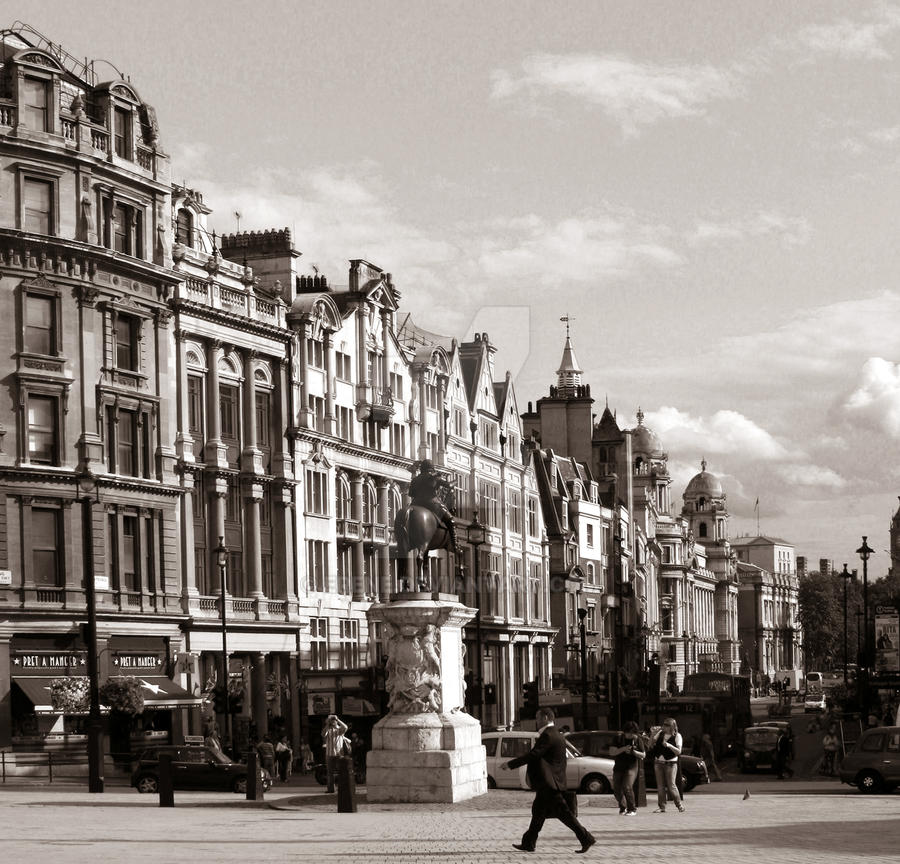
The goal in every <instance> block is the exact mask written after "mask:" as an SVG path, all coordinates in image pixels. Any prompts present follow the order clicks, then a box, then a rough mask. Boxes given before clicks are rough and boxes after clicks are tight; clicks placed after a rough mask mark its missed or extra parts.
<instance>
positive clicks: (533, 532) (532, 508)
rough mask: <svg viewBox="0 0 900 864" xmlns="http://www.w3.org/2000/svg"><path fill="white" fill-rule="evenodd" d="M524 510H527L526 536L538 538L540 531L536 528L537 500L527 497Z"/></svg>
mask: <svg viewBox="0 0 900 864" xmlns="http://www.w3.org/2000/svg"><path fill="white" fill-rule="evenodd" d="M526 508H527V510H528V536H529V537H540V530H539V528H538V514H537V498H531V497H529V498H528V501H527V503H526Z"/></svg>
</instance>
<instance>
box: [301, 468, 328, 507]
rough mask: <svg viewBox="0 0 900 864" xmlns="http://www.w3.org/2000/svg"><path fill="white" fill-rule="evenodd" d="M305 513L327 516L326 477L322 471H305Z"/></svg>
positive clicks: (309, 469)
mask: <svg viewBox="0 0 900 864" xmlns="http://www.w3.org/2000/svg"><path fill="white" fill-rule="evenodd" d="M306 512H307V513H314V514H315V515H317V516H327V515H328V475H327V474H326V473H325V472H324V471H318V470H316V469H313V468H308V469H307V471H306Z"/></svg>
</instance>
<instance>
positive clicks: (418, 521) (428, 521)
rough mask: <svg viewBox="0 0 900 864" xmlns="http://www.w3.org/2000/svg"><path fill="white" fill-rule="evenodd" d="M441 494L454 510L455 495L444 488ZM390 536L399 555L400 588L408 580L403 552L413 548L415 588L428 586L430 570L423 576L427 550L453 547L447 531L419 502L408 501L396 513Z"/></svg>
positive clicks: (405, 584) (427, 587) (405, 554)
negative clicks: (393, 537)
mask: <svg viewBox="0 0 900 864" xmlns="http://www.w3.org/2000/svg"><path fill="white" fill-rule="evenodd" d="M442 497H443V499H444V503H445V504H446V505H447V507H448V508H449V509H450V511H451V512H453V511H455V509H456V508H455V506H454V504H455V501H454V498H455V495H453V493H452V492H445V493H444V495H443V496H442ZM394 536H395V537H396V539H397V551H398V553H399V554H400V555H401V556H403V557H402V558H401V561H402V562H403V563H402V565H401V567H400V580H401V584H403V586H404V590H406V586H408V584H409V580H408V576H407V572H406V566H407V561H406V556H407V555H408V554H409V553H410V552H414V553H415V556H416V587H417V588H418V590H419V591H428V590H430V587H431V585H430V583H431V574H430V572H429V573H428V575H427V576H426V573H425V566H426V563H427V561H428V553H429V552H431V551H433V550H436V549H449V550H450V551H451V552H453V551H455V550H454V549H453V546H452V544H451V543H450V532H449V531H448V530H447V528H446V527H445V526H444V524H443V523H442V522H441V520H440V519H438V517H437V516H435V515H434V513H432V512H431V510H429V509H428V508H427V507H425V506H423V505H422V504H410V505H409V506H408V507H404V508H403V509H402V510H401V511H400V512H399V513H398V514H397V518H396V519H395V520H394Z"/></svg>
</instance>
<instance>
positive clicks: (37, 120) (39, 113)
mask: <svg viewBox="0 0 900 864" xmlns="http://www.w3.org/2000/svg"><path fill="white" fill-rule="evenodd" d="M23 87H24V91H25V92H24V94H23V95H24V97H25V101H24V104H23V105H22V118H21V119H22V120H23V121H24V125H25V126H26V127H27V128H28V129H35V130H37V131H38V132H46V131H47V128H48V123H47V120H48V116H47V83H46V82H45V81H40V80H38V79H37V78H26V79H25V80H24V81H23Z"/></svg>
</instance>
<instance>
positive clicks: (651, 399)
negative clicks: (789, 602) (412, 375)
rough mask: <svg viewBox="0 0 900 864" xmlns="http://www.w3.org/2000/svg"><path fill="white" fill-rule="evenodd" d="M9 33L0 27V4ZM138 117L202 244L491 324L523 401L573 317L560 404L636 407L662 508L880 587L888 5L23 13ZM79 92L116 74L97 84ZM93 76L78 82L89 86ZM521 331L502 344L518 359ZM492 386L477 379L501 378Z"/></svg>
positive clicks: (899, 406)
mask: <svg viewBox="0 0 900 864" xmlns="http://www.w3.org/2000/svg"><path fill="white" fill-rule="evenodd" d="M3 7H4V8H5V9H6V16H5V19H6V25H7V26H8V24H10V23H11V22H12V21H13V20H14V18H15V17H16V16H17V15H22V14H23V13H22V11H21V9H20V8H18V7H14V6H13V5H12V4H8V3H4V4H3ZM29 15H30V16H31V17H29V18H28V23H30V24H32V25H33V26H34V27H36V28H37V29H38V30H40V31H42V32H43V33H44V34H45V35H46V36H47V37H49V38H50V39H53V40H54V41H57V42H62V43H63V45H64V47H65V48H66V49H67V50H68V51H69V52H70V53H72V54H74V55H76V56H81V57H83V56H88V57H92V58H101V57H102V58H105V59H107V60H110V61H112V62H113V63H114V64H115V65H116V66H117V67H118V68H119V69H120V70H122V72H123V73H125V74H128V75H130V76H131V79H132V82H133V84H134V85H135V86H136V87H137V89H138V91H139V92H140V94H141V96H142V98H143V99H145V100H146V101H148V102H150V103H151V104H153V105H155V107H156V109H157V112H158V116H159V122H160V127H161V140H162V145H163V147H164V149H166V150H167V151H168V152H169V153H170V154H171V156H172V159H173V176H174V178H175V179H177V180H178V181H184V182H186V183H187V184H188V185H191V186H193V187H195V188H198V189H200V190H202V191H203V192H204V195H205V200H206V203H207V204H209V205H210V206H211V207H213V208H214V209H215V211H216V213H215V215H214V217H213V225H214V227H216V228H218V229H219V230H225V231H233V230H234V229H235V227H236V219H235V216H234V211H239V212H240V213H241V228H242V229H256V228H268V227H283V226H288V227H290V228H291V229H292V231H293V233H294V237H295V244H296V246H297V248H298V249H300V250H301V251H302V252H303V258H302V259H301V260H302V261H303V262H304V263H305V264H306V265H307V266H310V267H311V266H312V265H313V264H315V265H316V266H317V267H318V268H319V270H321V271H322V272H323V273H325V274H326V275H328V276H329V278H330V280H331V281H332V282H333V283H336V284H345V282H346V271H347V260H348V259H350V258H356V257H362V258H366V259H368V260H370V261H371V262H373V263H374V264H376V265H378V266H380V267H382V268H384V269H385V270H388V271H390V272H392V273H393V274H394V279H395V282H396V283H397V285H398V287H399V289H400V290H401V292H402V295H403V300H402V304H403V308H404V310H405V311H408V312H410V313H411V314H412V315H413V318H414V320H416V321H417V323H419V324H420V325H422V326H424V327H426V328H428V329H432V330H436V331H438V332H443V333H448V334H452V335H459V336H463V335H469V334H470V333H471V332H472V330H473V328H474V329H477V330H478V331H487V332H488V333H489V335H490V337H491V340H492V341H493V342H494V343H496V344H497V345H498V347H499V349H500V351H499V355H498V360H499V362H500V363H501V364H502V365H503V366H504V367H509V368H511V370H512V371H513V374H514V376H515V385H516V390H517V393H518V397H519V402H520V405H521V406H522V407H523V408H524V406H525V403H526V402H527V401H528V400H535V399H537V398H538V397H540V396H541V395H545V394H546V392H547V387H548V386H549V385H550V384H552V383H554V378H555V374H554V373H555V370H556V368H557V365H558V362H559V359H560V356H561V353H562V345H563V340H564V335H565V331H564V326H563V325H562V324H560V322H559V317H560V315H562V314H564V313H565V312H567V311H568V312H569V313H570V314H571V315H572V316H573V318H574V320H573V322H572V337H573V341H574V344H575V348H576V353H577V356H578V359H579V361H580V363H581V365H582V367H583V369H584V373H585V381H586V382H587V383H590V384H591V387H592V392H593V394H594V396H595V398H596V399H597V406H596V407H597V412H598V413H599V412H601V411H602V409H603V401H604V398H605V397H606V396H607V395H608V398H609V404H610V407H611V408H613V409H614V410H615V411H617V414H618V418H619V421H620V425H632V424H633V423H635V422H636V421H635V420H634V415H635V412H636V411H637V408H638V406H641V407H642V408H643V410H644V412H645V414H646V419H645V423H646V425H648V426H650V427H651V428H652V429H653V430H654V431H655V432H657V434H659V436H660V437H661V439H662V440H663V443H664V445H665V447H666V449H667V451H668V453H669V457H670V467H671V469H672V473H673V476H674V486H675V489H674V495H673V498H674V499H675V500H676V501H678V502H679V503H680V501H681V493H682V492H683V490H684V486H685V484H686V483H687V481H688V480H689V478H690V477H691V476H692V475H693V474H694V473H695V472H696V471H698V470H699V463H700V460H701V458H702V457H703V456H705V457H706V459H707V461H708V463H709V464H708V468H709V470H710V471H712V472H714V473H716V474H718V475H719V476H720V477H721V478H722V480H723V483H724V485H725V489H726V492H727V495H728V503H729V510H730V513H731V517H732V518H731V523H730V530H731V533H732V535H733V536H734V535H738V534H742V533H756V514H755V511H754V503H755V501H756V499H757V497H758V498H759V502H760V527H761V529H762V531H763V533H767V534H772V535H777V536H781V537H784V538H786V539H788V540H790V541H791V542H793V543H794V544H795V545H796V547H797V553H798V554H801V555H807V556H809V557H810V558H811V559H813V561H817V560H818V558H820V557H827V558H832V559H834V561H835V564H836V565H837V566H838V567H840V566H841V564H842V563H843V562H844V561H847V562H848V563H849V564H850V566H851V567H853V566H858V565H859V561H858V559H857V558H856V556H855V554H854V550H855V549H856V548H857V546H859V544H860V542H861V540H860V535H861V534H867V535H869V543H870V545H871V546H872V547H873V548H874V549H875V550H876V556H875V557H874V559H873V560H872V562H871V565H872V566H871V570H872V572H873V574H875V575H881V574H882V573H883V572H884V571H885V570H886V568H887V566H888V555H887V554H886V553H885V551H884V550H885V549H886V548H887V546H888V526H889V522H890V518H891V515H892V513H893V512H894V511H895V510H896V508H897V498H896V496H897V495H898V494H900V463H898V460H897V458H896V454H897V449H898V448H897V443H898V438H900V365H898V361H900V327H898V324H900V289H898V287H897V274H898V273H900V243H898V242H897V237H896V233H897V228H896V226H897V222H898V220H897V215H898V213H900V3H887V2H885V3H881V2H875V3H869V2H827V0H822V2H798V0H795V2H791V3H785V2H783V0H780V2H762V0H758V2H738V0H733V2H728V3H723V2H721V0H714V2H713V0H711V2H687V0H672V2H668V3H661V2H634V0H618V2H613V0H609V2H603V0H591V2H583V3H578V2H566V3H562V2H559V3H553V2H547V0H544V2H538V3H530V2H527V0H515V2H507V3H500V2H490V0H480V2H475V3H469V2H459V0H457V2H452V3H443V4H439V3H406V2H400V0H391V2H383V3H382V2H372V0H370V2H356V3H351V2H340V0H327V2H291V3H289V2H276V0H255V2H253V3H239V2H228V0H220V2H207V0H192V2H191V3H152V2H144V3H140V4H138V3H122V2H115V3H101V2H89V0H82V2H79V3H72V2H70V0H67V2H47V0H43V2H41V3H40V4H34V8H33V9H32V10H31V11H30V12H29ZM97 68H98V72H102V73H103V74H104V77H106V72H108V73H109V76H110V77H112V75H113V73H112V71H111V70H109V67H102V66H101V65H100V64H98V67H97ZM104 69H105V70H106V72H104ZM526 334H528V335H527V338H526ZM498 377H502V370H501V369H498Z"/></svg>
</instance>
